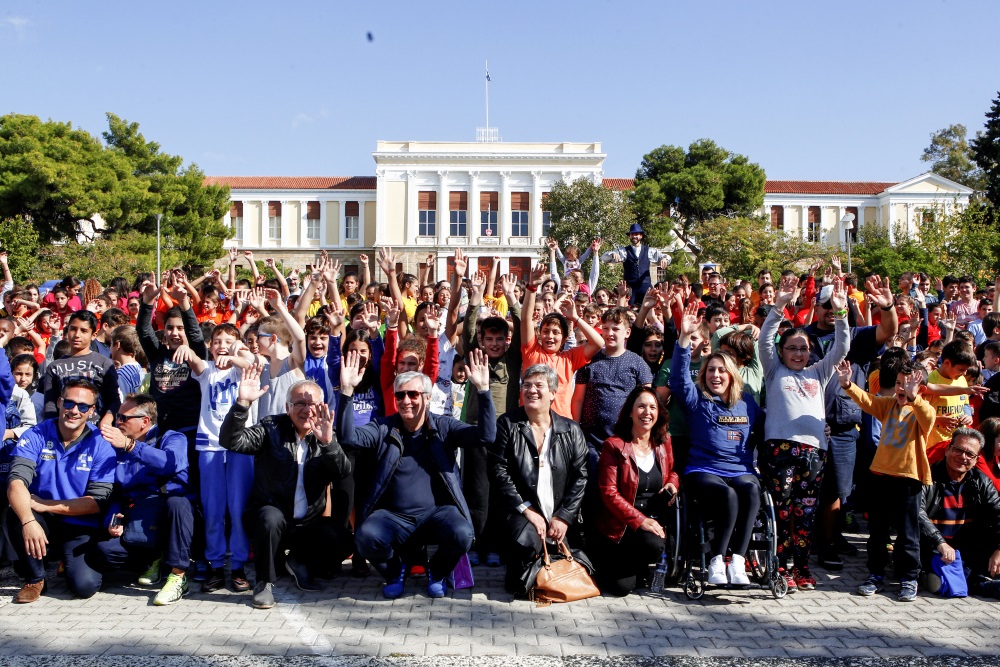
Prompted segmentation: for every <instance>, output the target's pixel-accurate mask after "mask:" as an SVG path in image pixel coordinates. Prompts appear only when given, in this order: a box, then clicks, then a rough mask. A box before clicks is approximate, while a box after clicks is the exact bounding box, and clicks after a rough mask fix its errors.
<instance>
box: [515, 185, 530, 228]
mask: <svg viewBox="0 0 1000 667" xmlns="http://www.w3.org/2000/svg"><path fill="white" fill-rule="evenodd" d="M530 199H531V198H530V196H529V195H528V193H527V192H512V193H510V235H511V236H527V235H528V208H529V202H530Z"/></svg>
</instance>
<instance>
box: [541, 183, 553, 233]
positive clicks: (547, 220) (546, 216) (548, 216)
mask: <svg viewBox="0 0 1000 667" xmlns="http://www.w3.org/2000/svg"><path fill="white" fill-rule="evenodd" d="M548 202H549V193H548V192H543V193H542V236H544V237H548V235H549V232H551V231H552V213H551V212H550V211H548V210H546V205H547V204H548Z"/></svg>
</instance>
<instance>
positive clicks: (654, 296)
mask: <svg viewBox="0 0 1000 667" xmlns="http://www.w3.org/2000/svg"><path fill="white" fill-rule="evenodd" d="M659 294H660V293H659V292H658V291H657V289H656V288H655V287H650V288H649V289H648V290H646V295H645V296H643V297H642V307H643V308H646V309H647V310H648V309H649V308H652V307H653V306H655V305H656V302H657V301H658V300H659Z"/></svg>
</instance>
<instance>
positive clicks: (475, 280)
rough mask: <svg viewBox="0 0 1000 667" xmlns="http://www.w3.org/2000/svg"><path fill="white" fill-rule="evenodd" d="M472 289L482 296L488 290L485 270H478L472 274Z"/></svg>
mask: <svg viewBox="0 0 1000 667" xmlns="http://www.w3.org/2000/svg"><path fill="white" fill-rule="evenodd" d="M472 289H474V290H475V291H476V293H477V294H479V295H480V296H482V295H483V292H485V291H486V274H485V273H484V272H483V271H476V272H475V273H474V274H472Z"/></svg>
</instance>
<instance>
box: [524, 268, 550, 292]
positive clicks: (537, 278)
mask: <svg viewBox="0 0 1000 667" xmlns="http://www.w3.org/2000/svg"><path fill="white" fill-rule="evenodd" d="M547 275H548V273H547V272H546V267H545V264H536V265H535V266H534V268H532V269H531V275H530V276H528V278H529V280H528V284H529V285H534V286H535V287H538V286H539V285H541V284H542V283H544V282H545V276H547Z"/></svg>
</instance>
